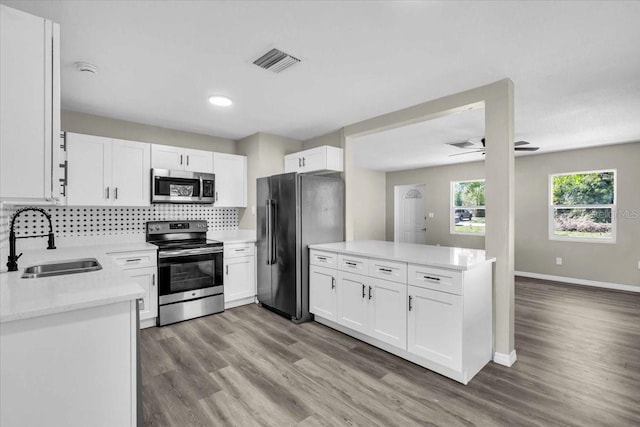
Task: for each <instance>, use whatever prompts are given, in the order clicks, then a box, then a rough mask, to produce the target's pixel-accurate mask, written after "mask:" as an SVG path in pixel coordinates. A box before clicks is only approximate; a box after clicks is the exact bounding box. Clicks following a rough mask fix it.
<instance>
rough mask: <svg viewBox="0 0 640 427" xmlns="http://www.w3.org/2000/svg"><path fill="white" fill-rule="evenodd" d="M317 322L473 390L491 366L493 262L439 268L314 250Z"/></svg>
mask: <svg viewBox="0 0 640 427" xmlns="http://www.w3.org/2000/svg"><path fill="white" fill-rule="evenodd" d="M309 264H310V266H309V311H310V312H311V313H313V315H314V319H315V320H316V321H317V322H319V323H322V324H325V325H327V326H330V327H332V328H334V329H337V330H338V331H341V332H343V333H346V334H348V335H351V336H353V337H355V338H358V339H360V340H362V341H364V342H367V343H369V344H371V345H374V346H376V347H379V348H382V349H383V350H386V351H388V352H390V353H393V354H395V355H397V356H400V357H402V358H404V359H407V360H409V361H411V362H413V363H416V364H418V365H421V366H423V367H425V368H428V369H430V370H433V371H435V372H438V373H440V374H442V375H445V376H447V377H449V378H452V379H454V380H456V381H459V382H461V383H463V384H467V383H468V382H469V381H470V380H471V378H473V376H474V375H475V374H477V373H478V372H479V371H480V369H482V367H484V365H486V364H487V363H488V362H489V361H490V360H491V351H492V350H491V349H492V333H493V332H492V290H491V289H492V286H491V277H492V276H491V271H492V268H491V263H483V264H479V265H476V266H474V268H471V269H469V270H455V269H447V268H440V267H438V268H436V267H432V266H427V265H419V264H411V263H407V262H398V261H396V260H386V259H380V258H373V257H364V256H360V255H353V254H350V253H340V252H329V251H323V250H318V249H311V250H310V254H309Z"/></svg>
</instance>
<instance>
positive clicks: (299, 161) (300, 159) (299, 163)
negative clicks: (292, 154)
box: [298, 157, 302, 168]
mask: <svg viewBox="0 0 640 427" xmlns="http://www.w3.org/2000/svg"><path fill="white" fill-rule="evenodd" d="M298 167H299V168H301V167H302V157H298Z"/></svg>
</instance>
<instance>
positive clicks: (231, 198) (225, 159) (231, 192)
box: [213, 153, 247, 207]
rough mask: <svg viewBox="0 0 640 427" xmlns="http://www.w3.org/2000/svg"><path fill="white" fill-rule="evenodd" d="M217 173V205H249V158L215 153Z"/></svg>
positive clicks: (214, 170)
mask: <svg viewBox="0 0 640 427" xmlns="http://www.w3.org/2000/svg"><path fill="white" fill-rule="evenodd" d="M213 173H215V174H216V202H215V206H216V207H246V206H247V158H246V157H245V156H236V155H235V154H223V153H213Z"/></svg>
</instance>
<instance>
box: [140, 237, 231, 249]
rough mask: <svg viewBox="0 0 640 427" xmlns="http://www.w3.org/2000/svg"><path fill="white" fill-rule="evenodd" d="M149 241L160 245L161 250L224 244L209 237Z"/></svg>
mask: <svg viewBox="0 0 640 427" xmlns="http://www.w3.org/2000/svg"><path fill="white" fill-rule="evenodd" d="M149 243H151V244H154V245H156V246H158V248H160V250H175V249H193V248H206V247H216V246H222V242H219V241H217V240H208V239H190V240H164V241H155V242H154V241H149Z"/></svg>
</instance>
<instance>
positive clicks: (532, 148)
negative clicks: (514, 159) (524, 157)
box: [514, 147, 540, 151]
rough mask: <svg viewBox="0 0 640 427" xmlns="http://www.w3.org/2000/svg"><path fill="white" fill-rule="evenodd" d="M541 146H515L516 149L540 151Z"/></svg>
mask: <svg viewBox="0 0 640 427" xmlns="http://www.w3.org/2000/svg"><path fill="white" fill-rule="evenodd" d="M539 149H540V147H515V148H514V150H516V151H538V150H539Z"/></svg>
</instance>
